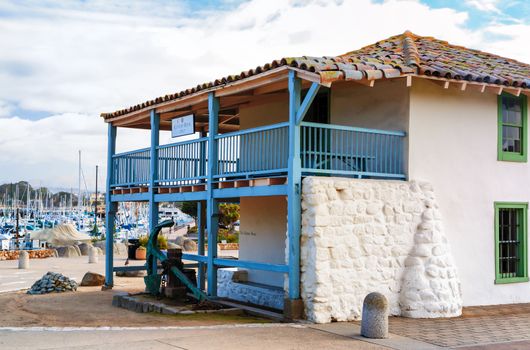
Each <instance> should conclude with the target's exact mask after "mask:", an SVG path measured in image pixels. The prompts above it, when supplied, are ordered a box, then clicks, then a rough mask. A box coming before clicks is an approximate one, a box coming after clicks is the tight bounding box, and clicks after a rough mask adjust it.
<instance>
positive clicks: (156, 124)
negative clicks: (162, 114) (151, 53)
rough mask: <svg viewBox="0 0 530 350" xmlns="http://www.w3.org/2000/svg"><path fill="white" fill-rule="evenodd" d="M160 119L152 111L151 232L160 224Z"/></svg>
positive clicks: (150, 164)
mask: <svg viewBox="0 0 530 350" xmlns="http://www.w3.org/2000/svg"><path fill="white" fill-rule="evenodd" d="M159 131H160V118H159V116H158V114H157V113H156V111H155V110H154V109H152V110H151V148H150V152H149V153H150V161H149V232H151V231H152V230H153V228H154V227H155V226H156V225H157V224H158V203H156V202H155V184H156V180H157V179H158V148H157V147H158V144H159V140H160V132H159ZM157 265H158V261H157V260H156V259H153V269H154V271H156V270H157Z"/></svg>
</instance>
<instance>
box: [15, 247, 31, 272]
mask: <svg viewBox="0 0 530 350" xmlns="http://www.w3.org/2000/svg"><path fill="white" fill-rule="evenodd" d="M18 268H19V269H29V253H28V252H27V251H25V250H22V251H20V253H19V255H18Z"/></svg>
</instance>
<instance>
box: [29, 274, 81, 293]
mask: <svg viewBox="0 0 530 350" xmlns="http://www.w3.org/2000/svg"><path fill="white" fill-rule="evenodd" d="M76 290H77V282H76V281H74V280H71V279H69V278H68V277H66V276H64V275H62V274H60V273H57V272H47V273H46V274H45V275H44V276H42V278H41V279H40V280H38V281H37V282H35V283H33V286H31V289H30V290H28V294H46V293H53V292H55V293H62V292H67V291H71V292H73V291H76Z"/></svg>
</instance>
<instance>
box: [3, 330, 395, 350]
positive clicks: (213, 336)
mask: <svg viewBox="0 0 530 350" xmlns="http://www.w3.org/2000/svg"><path fill="white" fill-rule="evenodd" d="M0 349H20V350H24V349H28V350H29V349H31V350H39V349H47V350H55V349H76V350H81V349H82V350H85V349H86V350H88V349H90V350H96V349H101V350H108V349H128V350H133V349H134V350H147V349H156V350H166V349H168V350H169V349H173V350H174V349H186V350H188V349H189V350H195V349H197V350H199V349H200V350H209V349H212V350H213V349H230V350H240V349H255V350H260V349H263V350H271V349H274V350H283V349H300V350H310V349H322V350H336V349H358V350H383V349H388V348H385V347H383V346H379V345H376V344H371V343H367V342H364V341H360V340H355V339H352V338H348V337H343V336H340V335H336V334H331V333H328V332H323V331H320V330H317V329H313V328H309V327H306V326H294V325H282V324H274V325H241V326H212V327H183V328H180V329H168V330H160V329H158V330H157V329H154V330H83V331H79V330H75V331H67V330H55V331H54V330H46V331H9V330H0Z"/></svg>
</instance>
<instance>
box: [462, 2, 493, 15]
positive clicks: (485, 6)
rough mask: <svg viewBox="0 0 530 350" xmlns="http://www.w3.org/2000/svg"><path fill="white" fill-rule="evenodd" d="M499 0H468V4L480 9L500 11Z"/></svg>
mask: <svg viewBox="0 0 530 350" xmlns="http://www.w3.org/2000/svg"><path fill="white" fill-rule="evenodd" d="M498 3H499V0H466V4H467V5H469V6H471V7H474V8H476V9H477V10H479V11H484V12H495V13H500V12H501V11H500V10H499V9H498V8H497V4H498Z"/></svg>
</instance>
